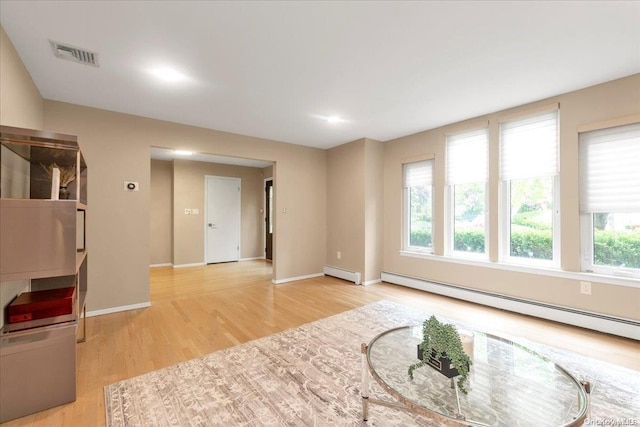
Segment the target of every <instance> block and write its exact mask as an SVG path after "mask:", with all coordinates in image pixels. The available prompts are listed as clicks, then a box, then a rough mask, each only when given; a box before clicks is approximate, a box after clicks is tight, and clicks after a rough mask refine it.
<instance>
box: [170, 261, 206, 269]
mask: <svg viewBox="0 0 640 427" xmlns="http://www.w3.org/2000/svg"><path fill="white" fill-rule="evenodd" d="M203 265H207V264H205V263H204V262H194V263H193V264H174V266H173V268H186V267H202V266H203Z"/></svg>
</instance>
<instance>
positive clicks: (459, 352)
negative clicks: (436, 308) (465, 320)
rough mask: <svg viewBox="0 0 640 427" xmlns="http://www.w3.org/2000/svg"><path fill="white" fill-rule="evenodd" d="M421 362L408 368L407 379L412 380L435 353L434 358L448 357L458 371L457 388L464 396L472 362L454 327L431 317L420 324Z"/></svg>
mask: <svg viewBox="0 0 640 427" xmlns="http://www.w3.org/2000/svg"><path fill="white" fill-rule="evenodd" d="M420 350H422V360H421V361H420V362H418V363H415V364H413V365H411V366H409V378H411V379H413V372H414V371H415V370H416V369H418V368H420V367H422V366H426V365H428V363H429V357H431V356H432V353H435V358H436V359H440V358H441V357H444V356H446V357H448V358H449V360H450V361H451V364H452V365H453V366H454V367H455V368H456V369H457V370H458V374H459V376H458V388H459V389H460V391H461V392H463V393H464V394H467V390H466V389H465V388H464V383H465V382H466V381H467V378H468V377H469V369H470V368H471V365H472V362H471V359H470V358H469V356H467V354H466V353H465V352H464V349H463V348H462V341H460V335H458V331H457V330H456V328H455V326H453V325H451V324H448V323H442V322H440V321H439V320H438V319H436V317H435V316H431V317H430V318H429V319H427V320H425V321H424V323H423V324H422V342H421V343H420Z"/></svg>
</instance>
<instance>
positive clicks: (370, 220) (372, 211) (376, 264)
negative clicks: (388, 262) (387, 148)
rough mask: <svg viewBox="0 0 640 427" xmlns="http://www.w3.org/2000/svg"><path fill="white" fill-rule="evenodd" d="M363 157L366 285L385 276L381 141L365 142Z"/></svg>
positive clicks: (382, 152)
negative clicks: (383, 268)
mask: <svg viewBox="0 0 640 427" xmlns="http://www.w3.org/2000/svg"><path fill="white" fill-rule="evenodd" d="M364 155H365V158H364V169H365V182H364V194H365V195H364V212H365V230H364V235H365V241H364V259H365V269H364V279H363V282H364V283H367V282H371V281H376V280H379V279H380V273H381V272H382V245H383V240H382V236H383V233H382V231H383V225H384V223H383V211H384V197H383V196H384V194H383V191H382V188H383V184H384V178H383V175H382V171H383V169H384V144H382V143H381V142H380V141H374V140H372V139H365V153H364Z"/></svg>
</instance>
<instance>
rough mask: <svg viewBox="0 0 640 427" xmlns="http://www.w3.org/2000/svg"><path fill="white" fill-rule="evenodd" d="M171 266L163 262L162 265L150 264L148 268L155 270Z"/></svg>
mask: <svg viewBox="0 0 640 427" xmlns="http://www.w3.org/2000/svg"><path fill="white" fill-rule="evenodd" d="M172 265H173V264H171V263H170V262H165V263H162V264H150V265H149V267H150V268H156V267H171V266H172Z"/></svg>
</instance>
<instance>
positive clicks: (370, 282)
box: [362, 279, 382, 286]
mask: <svg viewBox="0 0 640 427" xmlns="http://www.w3.org/2000/svg"><path fill="white" fill-rule="evenodd" d="M381 282H382V279H373V280H367V281H366V282H363V283H362V286H369V285H375V284H376V283H381Z"/></svg>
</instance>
